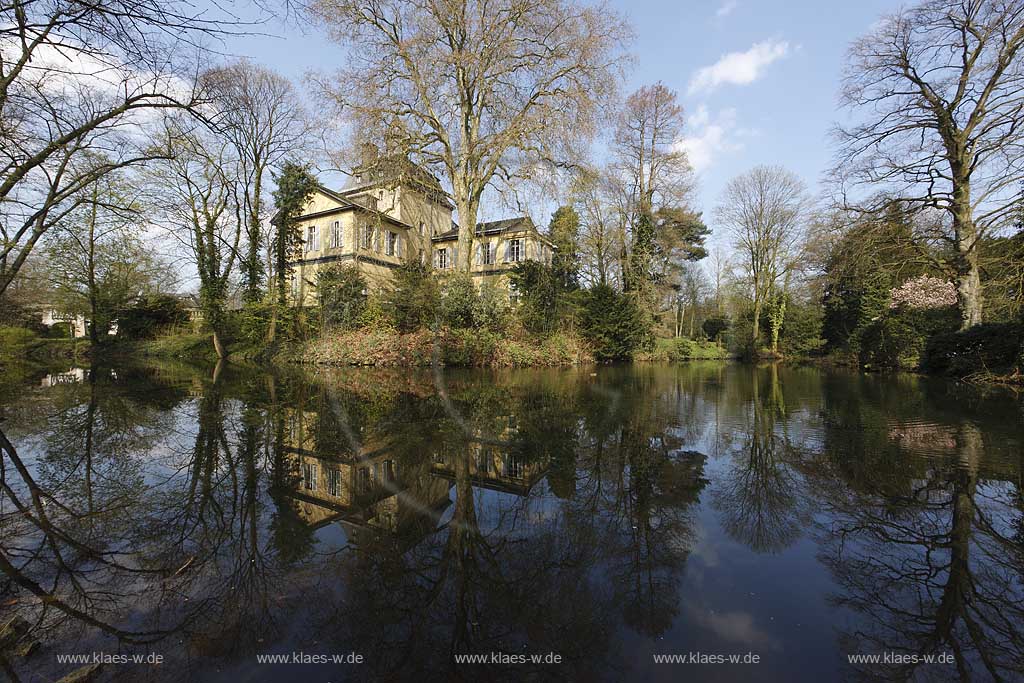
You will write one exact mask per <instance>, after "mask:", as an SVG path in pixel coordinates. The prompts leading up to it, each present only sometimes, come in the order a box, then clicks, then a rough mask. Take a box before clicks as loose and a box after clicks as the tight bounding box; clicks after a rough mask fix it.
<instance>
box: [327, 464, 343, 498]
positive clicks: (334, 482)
mask: <svg viewBox="0 0 1024 683" xmlns="http://www.w3.org/2000/svg"><path fill="white" fill-rule="evenodd" d="M327 493H328V494H329V495H332V496H334V497H335V498H337V497H338V496H340V495H341V470H335V469H330V470H327Z"/></svg>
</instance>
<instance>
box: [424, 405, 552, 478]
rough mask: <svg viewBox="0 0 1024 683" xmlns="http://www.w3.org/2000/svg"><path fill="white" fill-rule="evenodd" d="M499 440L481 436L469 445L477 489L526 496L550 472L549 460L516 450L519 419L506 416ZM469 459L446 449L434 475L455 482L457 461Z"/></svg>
mask: <svg viewBox="0 0 1024 683" xmlns="http://www.w3.org/2000/svg"><path fill="white" fill-rule="evenodd" d="M503 422H504V424H503V425H502V429H501V430H500V431H499V433H498V435H497V437H496V438H495V437H490V438H488V437H487V436H485V435H482V434H481V435H478V440H477V441H474V442H472V443H470V444H469V461H468V465H469V476H470V482H471V483H472V484H473V486H474V487H476V488H484V489H491V490H494V491H504V492H506V493H513V494H515V495H517V496H525V495H527V494H529V493H530V490H531V489H532V488H533V487H534V486H535V485H536V484H537V482H539V481H540V480H541V479H543V478H544V475H545V474H546V473H547V471H548V465H549V462H548V459H547V458H546V457H544V458H533V457H530V455H529V454H528V453H525V452H523V451H522V450H520V449H518V448H515V447H514V443H513V439H514V437H515V435H516V432H517V428H516V424H515V418H514V417H512V416H509V417H506V418H504V420H503ZM459 457H465V455H464V454H463V453H454V452H452V451H451V450H449V449H447V448H444V447H442V448H441V450H439V451H438V452H437V453H435V454H434V463H433V472H434V473H435V474H436V475H438V476H440V477H444V478H445V479H448V480H450V481H454V479H455V458H459Z"/></svg>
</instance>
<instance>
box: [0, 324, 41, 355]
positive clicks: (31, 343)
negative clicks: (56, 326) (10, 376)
mask: <svg viewBox="0 0 1024 683" xmlns="http://www.w3.org/2000/svg"><path fill="white" fill-rule="evenodd" d="M38 343H39V339H38V337H36V334H35V332H33V331H32V330H28V329H25V328H24V327H0V360H4V361H14V360H23V359H24V358H25V357H26V356H27V355H28V353H29V351H30V350H31V349H32V348H33V347H35V346H36V345H37V344H38Z"/></svg>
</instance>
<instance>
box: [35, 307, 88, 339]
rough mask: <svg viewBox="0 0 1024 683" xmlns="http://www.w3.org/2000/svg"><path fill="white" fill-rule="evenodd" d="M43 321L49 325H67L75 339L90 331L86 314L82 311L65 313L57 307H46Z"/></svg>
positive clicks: (43, 312) (42, 317)
mask: <svg viewBox="0 0 1024 683" xmlns="http://www.w3.org/2000/svg"><path fill="white" fill-rule="evenodd" d="M41 319H42V323H43V324H44V325H46V326H47V327H53V326H55V325H63V326H67V327H68V328H69V329H70V331H71V336H72V337H74V338H75V339H78V338H79V337H84V336H85V335H86V334H88V333H89V328H88V327H87V325H88V323H87V321H86V319H85V316H84V315H82V314H81V313H78V314H75V313H64V312H62V311H58V310H57V309H55V308H50V307H49V306H47V307H45V308H44V309H43V311H42V316H41Z"/></svg>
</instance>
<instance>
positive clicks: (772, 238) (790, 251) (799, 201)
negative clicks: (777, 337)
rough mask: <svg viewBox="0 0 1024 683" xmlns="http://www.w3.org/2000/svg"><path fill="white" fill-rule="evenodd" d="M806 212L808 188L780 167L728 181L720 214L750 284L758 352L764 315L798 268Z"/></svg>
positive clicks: (760, 169) (763, 168)
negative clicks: (769, 302)
mask: <svg viewBox="0 0 1024 683" xmlns="http://www.w3.org/2000/svg"><path fill="white" fill-rule="evenodd" d="M806 206H807V200H806V198H805V191H804V185H803V183H802V182H801V181H800V179H799V178H797V177H796V175H794V174H793V173H791V172H790V171H787V170H786V169H784V168H782V167H779V166H756V167H754V168H753V169H751V170H750V171H747V172H746V173H744V174H742V175H739V176H737V177H735V178H733V179H732V180H730V181H729V184H728V185H726V188H725V192H724V193H723V195H722V199H721V201H720V203H719V205H718V208H717V209H716V212H715V215H716V218H717V219H718V221H719V222H721V223H722V224H723V225H724V226H725V227H726V228H727V229H728V230H729V232H730V234H731V235H732V239H733V246H734V248H735V249H736V251H737V252H738V256H737V261H738V266H739V267H740V268H742V269H743V271H744V273H745V275H746V277H747V280H748V283H749V287H750V289H749V291H750V295H751V297H752V298H753V303H754V326H753V333H752V340H753V343H754V349H755V350H756V348H757V342H758V339H759V335H760V319H761V311H762V309H763V307H764V305H765V303H766V302H767V301H768V300H769V298H770V297H772V296H774V295H775V294H776V293H777V291H776V290H777V288H778V286H779V281H780V280H782V279H783V278H784V277H785V276H786V275H787V274H788V273H789V272H790V271H791V270H792V269H793V267H794V266H795V265H796V262H797V258H796V257H797V255H798V251H799V247H800V244H801V241H802V238H803V226H802V223H803V220H804V218H805V216H804V213H805V211H806Z"/></svg>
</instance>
